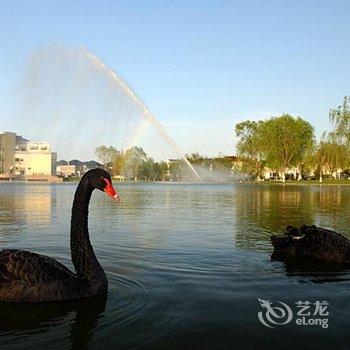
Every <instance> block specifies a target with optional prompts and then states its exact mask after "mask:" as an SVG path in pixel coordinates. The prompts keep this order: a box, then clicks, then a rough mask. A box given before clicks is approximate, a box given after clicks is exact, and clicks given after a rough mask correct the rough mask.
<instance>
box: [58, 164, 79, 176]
mask: <svg viewBox="0 0 350 350" xmlns="http://www.w3.org/2000/svg"><path fill="white" fill-rule="evenodd" d="M57 175H61V176H64V177H70V176H76V175H77V166H76V165H70V164H62V165H58V166H57Z"/></svg>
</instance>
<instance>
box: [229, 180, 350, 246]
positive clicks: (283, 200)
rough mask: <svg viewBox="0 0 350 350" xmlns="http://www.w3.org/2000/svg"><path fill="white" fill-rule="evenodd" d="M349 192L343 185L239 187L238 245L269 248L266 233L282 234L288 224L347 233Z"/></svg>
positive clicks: (237, 202) (236, 213) (236, 205)
mask: <svg viewBox="0 0 350 350" xmlns="http://www.w3.org/2000/svg"><path fill="white" fill-rule="evenodd" d="M349 190H350V188H348V187H340V186H297V185H294V186H292V185H290V186H288V185H285V186H282V185H281V186H278V185H242V186H237V190H236V204H235V216H236V244H237V246H239V247H241V248H244V249H259V248H260V249H262V250H266V249H269V248H268V246H269V238H268V237H267V236H266V235H264V233H267V234H271V233H282V232H283V231H284V229H285V227H286V226H288V225H293V226H301V225H304V224H306V225H312V224H315V225H320V226H326V227H332V228H334V229H336V230H340V231H342V232H344V233H346V230H347V227H348V222H347V215H346V213H347V210H348V209H347V208H348V207H349V201H350V191H349Z"/></svg>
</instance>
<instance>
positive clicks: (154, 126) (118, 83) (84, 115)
mask: <svg viewBox="0 0 350 350" xmlns="http://www.w3.org/2000/svg"><path fill="white" fill-rule="evenodd" d="M19 100H20V101H21V102H22V103H20V104H19V106H18V109H17V110H16V111H15V113H14V115H15V119H16V122H15V121H14V122H15V123H14V124H15V125H16V130H14V131H15V132H17V133H19V134H22V136H23V137H25V138H28V139H32V140H36V141H49V142H50V143H51V145H52V146H53V149H54V150H55V151H57V153H58V158H59V159H61V158H65V159H67V160H69V159H73V158H80V159H81V160H86V159H92V158H95V155H94V151H95V148H96V147H97V146H99V145H101V144H105V145H113V146H115V147H117V148H118V149H124V150H125V149H127V148H130V147H132V146H142V147H143V148H144V149H145V151H146V152H147V153H148V154H149V155H150V156H152V157H153V158H155V159H156V160H162V159H169V158H182V159H183V161H184V162H185V163H186V165H187V167H188V169H189V170H190V171H191V172H192V174H193V176H194V177H195V178H196V179H197V180H199V181H201V178H200V176H199V175H198V173H197V172H196V170H195V169H194V168H193V167H192V165H191V164H190V163H189V162H188V160H187V158H186V157H185V156H184V153H183V152H182V150H181V148H180V147H179V146H178V145H177V144H176V143H175V141H174V140H173V139H172V138H171V137H170V136H169V134H168V132H167V131H166V130H165V129H164V127H163V126H162V125H161V124H160V123H159V121H158V120H157V119H156V118H155V116H154V115H153V114H152V113H151V112H150V111H149V109H148V108H147V107H146V106H145V104H144V103H143V102H142V101H141V99H140V98H139V97H138V96H137V95H136V94H135V93H134V92H133V91H132V90H131V89H130V87H129V86H128V85H127V84H126V83H125V81H124V80H122V79H121V78H120V76H119V75H118V74H117V73H116V72H115V71H113V70H111V69H110V68H109V67H107V66H106V65H105V64H104V63H103V62H102V61H101V60H99V59H98V58H97V57H95V56H94V55H93V54H91V53H90V52H88V51H87V50H86V49H82V48H80V49H77V50H73V49H66V48H64V47H62V46H51V47H48V48H45V49H41V50H38V51H36V52H35V53H34V54H33V55H32V56H31V58H30V60H29V63H28V67H27V70H26V73H25V78H24V81H23V84H22V86H21V89H20V96H19ZM193 176H192V177H193Z"/></svg>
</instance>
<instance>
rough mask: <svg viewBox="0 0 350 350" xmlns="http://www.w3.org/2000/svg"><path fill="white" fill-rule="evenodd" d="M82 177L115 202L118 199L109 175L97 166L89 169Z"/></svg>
mask: <svg viewBox="0 0 350 350" xmlns="http://www.w3.org/2000/svg"><path fill="white" fill-rule="evenodd" d="M84 178H86V179H87V180H88V181H89V182H90V184H91V185H92V187H94V188H96V189H98V190H100V191H102V192H104V193H106V194H107V195H108V196H109V197H111V198H113V199H114V200H116V201H117V202H119V201H120V197H119V194H118V192H117V191H116V190H115V188H114V187H113V185H112V179H111V176H110V175H109V174H108V173H107V171H105V170H103V169H99V168H97V169H93V170H89V171H87V172H86V173H85V175H84Z"/></svg>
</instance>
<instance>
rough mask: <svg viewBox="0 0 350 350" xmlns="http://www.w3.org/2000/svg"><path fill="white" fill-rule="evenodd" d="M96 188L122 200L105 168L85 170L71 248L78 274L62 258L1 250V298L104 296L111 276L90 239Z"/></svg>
mask: <svg viewBox="0 0 350 350" xmlns="http://www.w3.org/2000/svg"><path fill="white" fill-rule="evenodd" d="M94 189H98V190H100V191H104V192H105V193H106V194H107V195H109V196H110V197H112V198H113V199H115V200H116V201H119V195H118V194H117V192H116V191H115V189H114V188H113V186H112V181H111V177H110V176H109V174H108V173H107V172H106V171H104V170H102V169H94V170H90V171H88V172H86V173H85V175H84V176H83V177H82V178H81V180H80V183H79V185H78V188H77V189H76V192H75V195H74V201H73V208H72V218H71V230H70V248H71V256H72V261H73V265H74V268H75V273H73V272H71V271H70V270H69V269H68V268H67V267H65V266H64V265H62V264H61V263H59V262H58V261H56V260H54V259H52V258H50V257H47V256H44V255H39V254H36V253H32V252H28V251H23V250H17V249H4V250H1V251H0V301H6V302H46V301H59V300H73V299H80V298H87V297H92V296H97V295H103V294H105V293H106V292H107V277H106V275H105V273H104V271H103V268H102V267H101V265H100V264H99V262H98V261H97V258H96V256H95V253H94V251H93V248H92V245H91V243H90V239H89V231H88V211H89V202H90V198H91V194H92V192H93V190H94Z"/></svg>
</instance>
